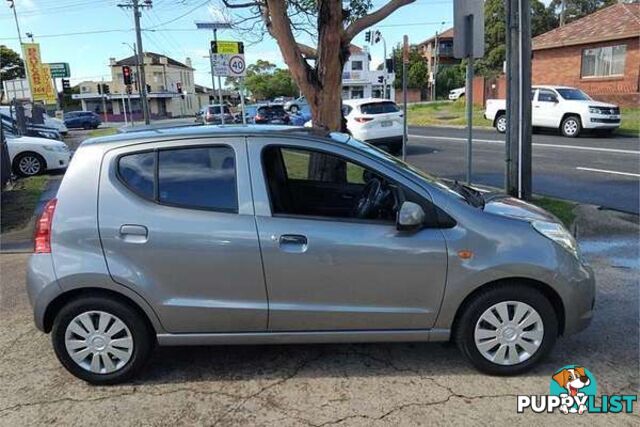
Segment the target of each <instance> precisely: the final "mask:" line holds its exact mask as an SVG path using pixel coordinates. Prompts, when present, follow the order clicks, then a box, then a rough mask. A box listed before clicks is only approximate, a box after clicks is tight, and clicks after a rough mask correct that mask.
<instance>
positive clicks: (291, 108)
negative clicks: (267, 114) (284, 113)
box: [289, 105, 300, 114]
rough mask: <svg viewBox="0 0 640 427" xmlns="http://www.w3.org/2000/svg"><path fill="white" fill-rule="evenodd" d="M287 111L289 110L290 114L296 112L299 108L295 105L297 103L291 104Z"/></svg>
mask: <svg viewBox="0 0 640 427" xmlns="http://www.w3.org/2000/svg"><path fill="white" fill-rule="evenodd" d="M289 111H290V112H291V114H298V111H300V109H299V108H298V106H297V105H292V106H291V107H290V108H289Z"/></svg>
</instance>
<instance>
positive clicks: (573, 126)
mask: <svg viewBox="0 0 640 427" xmlns="http://www.w3.org/2000/svg"><path fill="white" fill-rule="evenodd" d="M577 131H578V122H577V121H576V120H575V119H569V120H567V121H566V122H564V133H565V134H566V135H569V136H572V135H575V133H576V132H577Z"/></svg>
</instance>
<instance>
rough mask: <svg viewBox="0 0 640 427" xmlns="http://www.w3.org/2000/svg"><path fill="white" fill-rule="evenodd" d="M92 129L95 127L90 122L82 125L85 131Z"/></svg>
mask: <svg viewBox="0 0 640 427" xmlns="http://www.w3.org/2000/svg"><path fill="white" fill-rule="evenodd" d="M92 127H93V126H92V125H91V123H90V122H85V123H83V124H82V129H85V130H89V129H91V128H92Z"/></svg>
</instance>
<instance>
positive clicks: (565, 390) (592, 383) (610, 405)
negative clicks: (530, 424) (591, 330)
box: [518, 365, 638, 414]
mask: <svg viewBox="0 0 640 427" xmlns="http://www.w3.org/2000/svg"><path fill="white" fill-rule="evenodd" d="M597 387H598V385H597V383H596V378H595V377H594V376H593V374H592V373H591V372H589V370H588V369H586V368H584V367H582V366H578V365H567V366H564V367H563V368H561V369H559V370H558V371H556V372H555V373H554V374H553V375H552V376H551V383H550V385H549V395H548V396H547V395H531V396H518V413H523V412H524V411H525V409H527V408H529V409H530V410H531V411H533V412H535V413H542V412H549V413H551V412H555V411H559V412H561V413H563V414H584V413H585V412H588V413H601V414H604V413H612V414H616V413H621V412H626V413H632V412H633V406H634V404H635V402H636V401H637V400H638V396H636V395H632V394H622V395H617V394H616V395H602V396H600V399H599V400H596V391H597Z"/></svg>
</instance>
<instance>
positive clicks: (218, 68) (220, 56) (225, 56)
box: [211, 53, 247, 77]
mask: <svg viewBox="0 0 640 427" xmlns="http://www.w3.org/2000/svg"><path fill="white" fill-rule="evenodd" d="M211 61H212V63H213V73H214V75H216V76H220V77H244V76H245V75H246V74H247V65H246V63H245V61H244V54H242V53H214V54H212V55H211Z"/></svg>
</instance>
